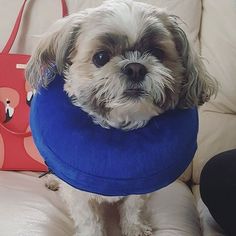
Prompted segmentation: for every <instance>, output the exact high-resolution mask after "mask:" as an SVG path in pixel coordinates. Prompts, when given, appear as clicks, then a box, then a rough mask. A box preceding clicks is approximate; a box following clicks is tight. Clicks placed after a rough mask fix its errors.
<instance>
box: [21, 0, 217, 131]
mask: <svg viewBox="0 0 236 236" xmlns="http://www.w3.org/2000/svg"><path fill="white" fill-rule="evenodd" d="M176 20H177V19H176V17H174V16H171V15H168V14H167V13H166V12H165V11H163V10H160V9H157V8H155V7H153V6H150V5H147V4H144V3H138V2H133V1H132V0H121V1H113V0H110V1H105V2H104V4H103V5H101V6H100V7H97V8H94V9H87V10H85V11H82V12H79V13H78V14H73V15H70V16H68V17H66V18H64V19H62V20H59V21H58V22H57V23H56V24H55V25H54V26H53V28H52V29H51V30H50V31H49V32H48V33H47V34H46V35H45V36H44V37H43V38H42V39H41V41H40V43H39V46H38V48H37V49H36V51H35V52H34V54H33V56H32V58H31V60H30V61H29V64H28V66H27V69H26V77H27V79H28V80H29V81H30V82H31V85H32V86H33V87H34V88H36V89H37V88H39V87H40V86H47V84H48V83H49V82H50V81H51V79H53V75H54V74H55V73H61V74H63V75H64V76H65V87H64V88H65V91H66V92H67V93H68V95H69V96H70V97H71V98H72V101H73V103H74V104H75V105H77V106H80V107H81V108H82V109H83V110H85V111H86V112H88V113H89V114H90V115H92V116H93V117H94V118H95V121H96V122H98V123H100V124H101V125H104V126H109V125H110V126H114V127H119V128H124V129H130V128H137V127H140V126H143V125H144V124H146V122H147V121H148V120H149V119H150V118H151V117H152V116H155V115H158V114H160V113H162V112H164V111H166V110H169V109H173V108H175V107H180V108H189V107H194V106H198V105H201V104H203V103H204V102H206V101H208V100H209V98H210V96H211V95H212V94H214V92H215V90H216V86H215V82H214V80H212V79H211V78H210V77H209V75H208V73H207V72H206V70H205V68H204V65H203V63H202V61H201V60H200V58H199V56H198V55H197V54H196V53H195V52H194V51H193V50H192V48H191V47H190V45H189V42H188V40H187V38H186V35H185V33H184V32H183V30H182V29H181V28H180V27H179V26H178V24H177V21H176ZM55 68H56V69H55ZM55 70H56V71H55ZM48 72H49V73H48ZM48 74H49V75H51V78H50V76H48Z"/></svg>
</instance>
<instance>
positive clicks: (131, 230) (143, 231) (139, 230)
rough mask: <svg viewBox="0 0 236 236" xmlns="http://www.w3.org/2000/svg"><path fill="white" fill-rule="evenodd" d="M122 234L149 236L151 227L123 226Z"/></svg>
mask: <svg viewBox="0 0 236 236" xmlns="http://www.w3.org/2000/svg"><path fill="white" fill-rule="evenodd" d="M122 234H123V235H124V236H151V235H152V227H151V226H150V225H146V224H133V225H132V224H131V225H128V224H127V225H125V226H124V225H123V227H122Z"/></svg>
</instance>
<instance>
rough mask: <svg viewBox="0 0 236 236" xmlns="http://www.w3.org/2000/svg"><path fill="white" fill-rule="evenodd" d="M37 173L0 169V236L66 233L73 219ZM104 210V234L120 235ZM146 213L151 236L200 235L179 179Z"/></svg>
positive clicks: (155, 197) (190, 198)
mask: <svg viewBox="0 0 236 236" xmlns="http://www.w3.org/2000/svg"><path fill="white" fill-rule="evenodd" d="M37 176H38V174H37V173H31V172H28V173H26V172H23V173H20V172H18V173H17V172H3V171H0V209H1V214H0V222H1V223H0V225H1V229H0V231H1V235H7V236H16V235H24V236H28V235H29V236H39V235H43V236H55V235H57V236H65V235H66V236H70V235H72V234H73V222H72V220H71V219H70V218H69V216H68V213H67V210H66V208H65V206H64V203H63V202H62V201H61V199H60V198H59V196H58V192H53V191H50V190H48V189H47V188H46V187H45V186H44V180H43V179H39V178H37ZM114 212H116V211H114V209H112V211H106V214H107V215H105V217H106V219H107V220H108V222H107V225H108V235H109V236H121V234H120V231H119V229H118V227H117V225H118V219H117V218H116V214H115V213H114ZM147 212H148V215H150V216H151V222H152V224H153V226H154V228H155V229H157V230H156V231H155V233H154V236H167V235H168V236H171V235H173V236H193V235H194V236H198V235H199V236H200V235H201V234H200V226H199V221H198V214H197V210H196V208H195V204H194V199H193V195H192V193H191V192H190V190H189V189H188V188H187V186H186V185H185V184H184V183H182V182H175V183H173V184H171V185H170V186H168V187H167V188H164V189H162V190H160V191H158V192H156V193H154V195H153V196H152V198H151V199H150V201H149V202H148V207H147Z"/></svg>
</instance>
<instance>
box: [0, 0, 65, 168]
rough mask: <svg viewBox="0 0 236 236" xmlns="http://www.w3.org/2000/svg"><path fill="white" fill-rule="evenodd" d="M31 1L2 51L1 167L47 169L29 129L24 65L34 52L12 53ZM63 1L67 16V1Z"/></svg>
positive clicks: (25, 1)
mask: <svg viewBox="0 0 236 236" xmlns="http://www.w3.org/2000/svg"><path fill="white" fill-rule="evenodd" d="M27 1H28V0H24V1H23V5H22V7H21V9H20V12H19V14H18V17H17V19H16V22H15V25H14V27H13V30H12V33H11V35H10V37H9V39H8V41H7V43H6V45H5V47H4V49H3V51H2V52H0V170H31V171H45V170H47V167H46V166H45V165H44V162H43V159H42V158H41V156H40V155H39V153H38V150H37V149H36V147H35V145H34V143H33V139H32V136H31V132H30V128H29V110H30V102H31V99H32V97H33V91H32V90H31V88H30V86H29V85H28V84H27V82H26V80H25V78H24V68H25V65H26V64H27V62H28V60H29V58H30V55H23V54H11V53H10V50H11V47H12V45H13V43H14V41H15V38H16V36H17V33H18V30H19V26H20V22H21V19H22V15H23V11H24V8H25V6H26V4H27ZM61 4H62V15H63V17H64V16H66V15H67V6H66V2H65V0H61Z"/></svg>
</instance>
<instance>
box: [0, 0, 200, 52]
mask: <svg viewBox="0 0 236 236" xmlns="http://www.w3.org/2000/svg"><path fill="white" fill-rule="evenodd" d="M102 2H103V0H89V1H87V0H86V1H77V0H70V1H67V4H68V9H69V13H75V12H77V11H79V10H83V9H85V8H88V7H96V6H98V5H100V4H101V3H102ZM142 2H146V3H150V4H153V5H155V6H157V7H161V8H166V9H168V11H170V12H171V13H172V14H175V15H178V16H180V17H181V18H182V19H183V20H184V22H185V23H186V25H185V24H182V27H183V28H184V29H185V30H186V32H187V33H188V34H189V37H190V38H191V40H192V41H193V42H194V43H195V45H196V46H197V45H198V32H199V28H200V20H201V1H200V0H197V1H196V0H172V1H165V0H157V1H156V0H146V1H145V0H143V1H142ZM0 4H1V5H4V7H2V8H0V16H1V19H8V20H7V21H5V20H1V21H0V29H1V40H0V49H2V48H3V45H4V44H5V42H6V40H7V38H8V37H9V34H10V32H11V28H12V26H13V24H14V22H15V18H16V15H17V13H18V11H19V9H20V7H21V4H22V2H21V1H18V0H11V1H7V0H0ZM46 9H53V11H51V10H50V11H47V10H46ZM186 9H187V10H186ZM60 17H61V5H60V1H58V2H57V4H55V2H54V1H47V0H41V1H32V2H31V1H29V3H28V4H27V8H26V10H25V16H24V21H23V22H22V27H21V32H22V34H19V37H18V41H17V42H16V43H15V44H14V46H13V49H12V51H13V52H24V53H29V54H30V53H31V52H32V49H33V48H34V47H35V46H36V44H37V42H38V39H39V37H38V36H39V35H40V34H42V33H43V32H45V31H46V30H47V29H48V27H49V26H50V25H51V24H52V23H53V22H55V21H56V20H57V19H59V18H60Z"/></svg>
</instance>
